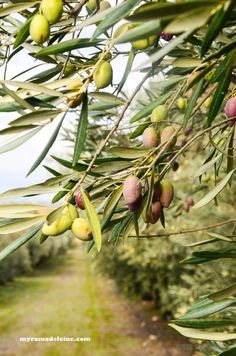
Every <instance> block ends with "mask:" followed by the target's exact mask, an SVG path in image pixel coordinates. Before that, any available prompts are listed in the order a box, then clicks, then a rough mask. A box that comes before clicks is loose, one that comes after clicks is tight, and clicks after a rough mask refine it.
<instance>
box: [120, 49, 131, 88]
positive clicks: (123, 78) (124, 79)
mask: <svg viewBox="0 0 236 356" xmlns="http://www.w3.org/2000/svg"><path fill="white" fill-rule="evenodd" d="M134 58H135V49H134V48H133V47H132V48H131V50H130V52H129V57H128V61H127V64H126V67H125V71H124V74H123V77H122V79H121V81H120V83H119V85H118V87H117V94H119V93H120V92H121V90H122V88H123V86H124V84H125V82H126V80H127V78H128V75H129V73H130V71H131V69H132V65H133V62H134Z"/></svg>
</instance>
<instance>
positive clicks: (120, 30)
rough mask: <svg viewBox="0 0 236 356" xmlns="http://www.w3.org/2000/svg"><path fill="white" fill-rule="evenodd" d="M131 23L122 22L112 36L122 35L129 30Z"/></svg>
mask: <svg viewBox="0 0 236 356" xmlns="http://www.w3.org/2000/svg"><path fill="white" fill-rule="evenodd" d="M132 27H133V26H132V24H130V23H123V24H122V25H120V26H119V27H117V29H116V30H115V32H114V35H113V38H118V37H120V36H121V35H123V34H124V33H125V32H127V31H129V30H130V29H131V28H132Z"/></svg>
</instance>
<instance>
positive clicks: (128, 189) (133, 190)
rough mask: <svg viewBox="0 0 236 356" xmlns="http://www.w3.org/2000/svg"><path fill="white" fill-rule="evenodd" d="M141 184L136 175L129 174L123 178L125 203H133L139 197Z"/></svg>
mask: <svg viewBox="0 0 236 356" xmlns="http://www.w3.org/2000/svg"><path fill="white" fill-rule="evenodd" d="M141 191H142V186H141V183H140V181H139V179H138V177H136V176H133V175H131V176H129V177H127V178H126V179H125V181H124V185H123V196H124V200H125V202H126V203H127V204H134V203H136V202H138V201H139V199H140V198H141Z"/></svg>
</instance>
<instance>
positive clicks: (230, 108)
mask: <svg viewBox="0 0 236 356" xmlns="http://www.w3.org/2000/svg"><path fill="white" fill-rule="evenodd" d="M224 110H225V115H226V116H227V118H228V119H232V118H234V117H235V120H229V121H228V125H229V126H233V125H234V124H235V121H236V97H232V98H230V99H229V100H227V102H226V104H225V109H224Z"/></svg>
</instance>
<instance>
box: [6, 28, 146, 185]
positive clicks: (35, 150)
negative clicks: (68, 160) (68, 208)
mask: <svg viewBox="0 0 236 356" xmlns="http://www.w3.org/2000/svg"><path fill="white" fill-rule="evenodd" d="M82 37H86V34H85V35H83V36H82ZM128 48H130V47H128ZM125 49H127V47H125ZM143 60H144V55H139V56H138V58H137V59H136V62H135V66H136V65H137V64H138V63H140V61H143ZM126 61H127V57H123V56H120V58H119V59H116V60H115V61H112V66H113V69H114V82H115V83H118V82H119V80H120V79H121V76H122V74H123V72H124V69H125V64H126ZM33 65H35V61H34V59H33V58H32V57H30V56H29V55H27V53H26V51H20V53H19V54H17V55H16V56H14V57H13V58H12V59H11V60H10V62H9V64H8V68H7V77H6V79H11V78H12V77H13V76H14V75H16V74H18V73H20V72H22V71H23V70H24V69H27V68H30V67H32V66H33ZM41 68H42V70H45V69H46V66H42V67H39V68H37V69H35V70H32V71H31V72H30V75H33V74H34V73H35V71H38V70H41ZM142 76H143V74H141V73H138V72H133V73H131V74H130V76H129V81H128V83H127V85H126V87H125V89H126V91H127V92H128V93H129V92H131V91H132V90H133V89H134V88H135V86H136V85H137V83H138V82H139V81H140V80H141V78H142ZM0 78H1V79H3V67H0ZM26 78H27V76H21V77H19V78H17V80H24V79H26ZM0 116H1V126H0V127H1V128H3V127H5V126H6V124H7V122H8V121H9V120H12V119H14V118H16V117H19V114H16V113H0ZM57 120H58V119H57ZM57 122H58V121H57ZM57 122H54V123H52V124H50V125H49V126H48V127H45V128H44V129H42V130H41V131H40V132H39V133H38V134H37V135H36V136H34V137H33V138H32V139H30V140H29V141H28V142H26V143H25V144H23V145H22V146H20V147H18V148H16V149H15V150H14V151H10V152H7V153H4V154H1V155H0V167H1V175H0V191H1V192H3V191H5V190H8V189H11V188H15V187H21V186H26V185H30V184H33V183H38V182H41V181H42V180H45V179H46V178H47V177H48V176H49V175H48V173H47V172H46V170H45V169H44V168H43V167H38V168H37V170H36V171H34V172H33V173H32V174H31V175H30V176H29V177H27V178H25V176H26V174H27V172H28V170H29V169H30V167H31V165H32V164H33V162H34V161H35V159H36V158H37V157H38V155H39V154H40V153H41V151H42V149H43V147H44V146H45V145H46V143H47V141H48V138H49V137H50V134H51V132H52V126H55V125H57ZM6 139H9V137H7V138H6V137H4V138H3V137H2V136H0V144H2V143H4V142H5V140H6ZM63 145H64V143H63V142H62V141H58V142H57V143H56V144H55V145H54V147H53V148H52V149H51V150H50V154H52V153H53V152H54V153H55V152H58V151H60V152H62V150H64V146H63Z"/></svg>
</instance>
